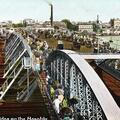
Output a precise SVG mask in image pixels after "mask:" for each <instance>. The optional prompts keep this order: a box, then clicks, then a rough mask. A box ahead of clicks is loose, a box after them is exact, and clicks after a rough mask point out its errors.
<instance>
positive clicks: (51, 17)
mask: <svg viewBox="0 0 120 120" xmlns="http://www.w3.org/2000/svg"><path fill="white" fill-rule="evenodd" d="M50 7H51V16H50V23H51V27H52V26H53V5H52V4H50Z"/></svg>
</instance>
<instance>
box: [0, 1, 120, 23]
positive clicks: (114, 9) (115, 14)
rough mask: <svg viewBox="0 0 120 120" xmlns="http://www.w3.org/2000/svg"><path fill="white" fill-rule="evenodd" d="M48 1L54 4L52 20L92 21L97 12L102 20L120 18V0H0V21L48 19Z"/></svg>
mask: <svg viewBox="0 0 120 120" xmlns="http://www.w3.org/2000/svg"><path fill="white" fill-rule="evenodd" d="M48 2H51V3H52V4H53V6H54V20H59V21H60V20H62V19H69V20H71V21H93V20H96V17H97V14H98V15H99V17H100V20H101V21H104V22H109V20H110V18H120V0H0V21H7V20H13V21H19V20H22V19H26V18H32V19H36V20H40V21H48V20H49V19H50V6H49V4H48Z"/></svg>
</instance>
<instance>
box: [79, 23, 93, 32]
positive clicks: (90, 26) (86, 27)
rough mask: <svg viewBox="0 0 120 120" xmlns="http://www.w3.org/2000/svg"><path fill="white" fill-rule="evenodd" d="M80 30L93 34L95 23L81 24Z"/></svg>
mask: <svg viewBox="0 0 120 120" xmlns="http://www.w3.org/2000/svg"><path fill="white" fill-rule="evenodd" d="M78 30H79V31H80V32H83V31H87V32H93V23H89V22H79V23H78Z"/></svg>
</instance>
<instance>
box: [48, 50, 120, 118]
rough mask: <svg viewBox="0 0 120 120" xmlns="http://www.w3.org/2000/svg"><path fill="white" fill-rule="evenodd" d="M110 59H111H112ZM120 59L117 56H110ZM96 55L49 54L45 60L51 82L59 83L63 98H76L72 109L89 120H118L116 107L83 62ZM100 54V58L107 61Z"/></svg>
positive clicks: (95, 75)
mask: <svg viewBox="0 0 120 120" xmlns="http://www.w3.org/2000/svg"><path fill="white" fill-rule="evenodd" d="M113 56H114V57H113ZM111 57H112V58H114V59H118V58H119V59H120V56H119V55H111ZM98 58H99V56H93V55H80V54H78V53H76V52H73V51H70V50H62V51H53V52H52V53H51V54H50V55H49V57H48V60H47V68H48V71H49V74H50V76H51V78H52V79H53V80H59V82H60V83H61V84H62V85H63V87H64V90H65V96H66V97H69V98H72V97H74V96H76V97H78V98H79V100H80V101H79V103H78V104H77V105H76V109H79V110H80V114H81V115H83V116H87V117H88V119H89V120H93V119H94V120H106V119H107V120H119V119H120V108H119V107H118V106H117V104H116V102H115V101H114V99H113V97H112V96H111V94H110V92H109V91H108V89H107V88H106V86H105V85H104V83H103V82H102V80H101V79H100V78H99V76H98V75H97V73H96V72H95V71H94V69H93V68H92V67H91V66H90V65H89V64H88V62H87V61H86V60H85V59H98ZM109 58H110V57H109V56H108V55H103V56H102V58H101V59H109Z"/></svg>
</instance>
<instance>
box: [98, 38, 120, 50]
mask: <svg viewBox="0 0 120 120" xmlns="http://www.w3.org/2000/svg"><path fill="white" fill-rule="evenodd" d="M99 38H102V40H103V41H105V42H109V41H113V42H110V46H111V47H112V48H115V49H119V50H120V36H100V37H99Z"/></svg>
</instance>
